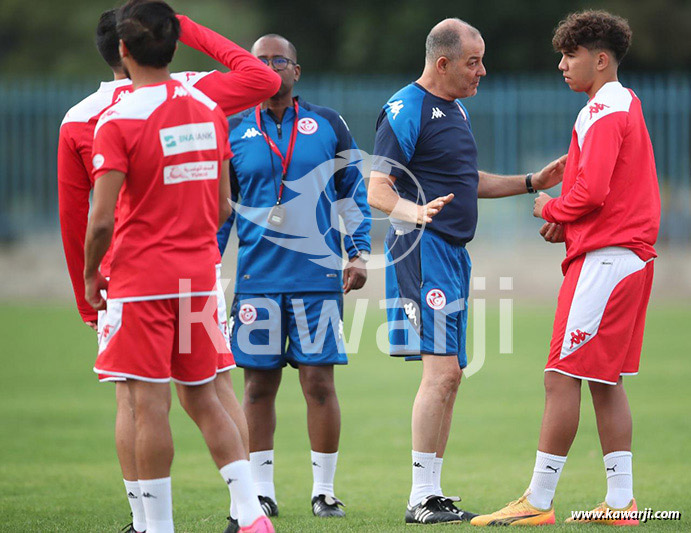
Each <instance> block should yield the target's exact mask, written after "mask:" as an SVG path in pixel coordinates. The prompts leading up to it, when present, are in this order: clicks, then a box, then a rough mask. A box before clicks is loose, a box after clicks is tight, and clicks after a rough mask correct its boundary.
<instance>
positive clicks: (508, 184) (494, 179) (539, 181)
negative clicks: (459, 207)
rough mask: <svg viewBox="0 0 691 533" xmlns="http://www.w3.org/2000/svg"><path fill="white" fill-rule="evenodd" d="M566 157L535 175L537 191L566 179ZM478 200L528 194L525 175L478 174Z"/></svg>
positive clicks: (533, 182) (534, 186)
mask: <svg viewBox="0 0 691 533" xmlns="http://www.w3.org/2000/svg"><path fill="white" fill-rule="evenodd" d="M565 165H566V156H565V155H563V156H561V157H560V158H559V159H555V160H554V161H552V162H551V163H550V164H548V165H547V166H546V167H545V168H543V169H542V170H540V171H539V172H536V173H535V174H533V177H532V185H533V188H534V189H535V190H536V191H540V190H544V189H550V188H552V187H554V186H555V185H557V184H558V183H560V182H561V180H562V178H563V177H564V167H565ZM478 174H479V178H480V179H479V182H478V188H477V195H478V198H504V197H506V196H516V195H518V194H525V193H526V192H528V189H527V187H526V181H525V174H521V175H519V176H502V175H499V174H490V173H489V172H483V171H482V170H481V171H480V172H478Z"/></svg>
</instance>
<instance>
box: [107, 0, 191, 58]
mask: <svg viewBox="0 0 691 533" xmlns="http://www.w3.org/2000/svg"><path fill="white" fill-rule="evenodd" d="M117 20H118V24H117V30H118V35H119V37H120V39H122V40H123V42H124V43H125V46H127V49H128V50H129V52H130V54H132V58H133V59H134V60H135V61H136V62H137V63H138V64H140V65H142V66H146V67H154V68H163V67H165V66H167V65H168V64H169V63H170V62H171V61H172V60H173V54H174V53H175V46H176V44H177V40H178V38H179V37H180V21H178V19H177V18H176V16H175V11H173V8H171V7H170V6H169V5H168V4H166V3H165V2H163V1H161V0H152V1H142V0H130V1H129V2H127V3H126V4H125V5H124V6H122V7H121V8H120V10H119V11H118V16H117Z"/></svg>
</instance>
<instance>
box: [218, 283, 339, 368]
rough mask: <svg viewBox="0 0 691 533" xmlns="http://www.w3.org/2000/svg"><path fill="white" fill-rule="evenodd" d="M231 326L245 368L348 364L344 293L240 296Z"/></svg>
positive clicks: (235, 351)
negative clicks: (344, 336) (345, 339)
mask: <svg viewBox="0 0 691 533" xmlns="http://www.w3.org/2000/svg"><path fill="white" fill-rule="evenodd" d="M228 326H229V329H230V332H231V347H232V349H233V356H234V357H235V363H236V364H237V365H238V366H240V367H243V368H252V369H256V370H271V369H275V368H282V367H284V366H286V364H290V365H291V366H293V367H297V366H298V365H309V366H322V365H345V364H348V357H347V356H346V354H345V346H344V344H343V294H342V293H340V292H300V293H285V294H283V293H278V294H236V295H235V300H234V301H233V307H232V309H231V312H230V320H229V322H228Z"/></svg>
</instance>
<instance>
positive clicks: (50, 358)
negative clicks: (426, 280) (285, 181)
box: [0, 305, 691, 532]
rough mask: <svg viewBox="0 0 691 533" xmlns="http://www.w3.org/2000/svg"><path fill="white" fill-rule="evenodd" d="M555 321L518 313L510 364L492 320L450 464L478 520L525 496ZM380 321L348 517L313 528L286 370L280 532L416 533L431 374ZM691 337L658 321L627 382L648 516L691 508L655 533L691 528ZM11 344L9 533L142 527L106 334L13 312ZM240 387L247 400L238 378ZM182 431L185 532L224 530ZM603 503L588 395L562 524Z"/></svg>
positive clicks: (672, 321)
mask: <svg viewBox="0 0 691 533" xmlns="http://www.w3.org/2000/svg"><path fill="white" fill-rule="evenodd" d="M551 313H552V310H551V309H549V308H522V307H519V306H517V307H516V309H515V324H514V331H515V332H516V338H515V341H514V349H515V353H514V354H512V355H498V344H497V341H496V340H495V337H496V332H497V331H498V320H497V318H496V314H492V313H490V315H489V317H488V320H487V330H488V335H487V338H488V341H487V354H488V355H487V361H486V364H485V366H484V367H483V369H482V371H481V372H479V373H478V374H476V375H474V376H472V377H471V378H469V379H468V380H465V381H464V383H463V385H462V387H461V392H460V395H459V400H458V402H457V404H456V416H455V420H454V426H453V429H452V433H451V439H450V442H449V447H448V451H447V454H446V457H445V461H444V479H443V486H444V488H445V490H446V491H447V493H449V494H460V495H462V496H463V497H464V504H465V507H467V508H468V509H469V510H472V511H485V512H487V511H492V510H494V509H495V508H497V507H498V506H500V505H502V504H504V503H505V502H507V501H509V500H511V499H514V498H516V497H517V496H519V495H520V494H521V492H522V491H523V489H524V488H525V486H526V485H527V483H528V481H529V479H530V474H531V471H532V466H533V460H534V453H535V445H536V441H537V434H538V428H539V423H540V415H541V411H542V401H543V396H542V384H541V381H542V368H543V365H544V359H545V351H546V347H547V343H548V337H549V333H550V328H551V320H552V319H551ZM381 320H382V316H381V315H380V314H379V313H373V314H371V315H370V317H369V319H368V322H367V326H366V329H365V332H364V334H363V343H362V349H361V350H360V352H359V353H357V354H355V355H352V356H351V364H350V366H348V367H346V368H339V369H338V372H337V385H338V391H339V396H340V399H341V407H342V411H343V431H342V441H341V453H340V457H339V468H338V474H337V477H336V488H337V494H338V496H339V497H340V498H341V499H343V500H344V501H345V502H346V503H347V505H348V507H347V513H348V516H347V518H346V519H345V520H340V521H339V520H332V521H329V522H325V521H318V520H317V519H315V518H313V517H312V516H311V512H310V507H309V495H310V487H311V467H310V458H309V444H308V441H307V435H306V423H305V409H304V402H303V400H302V398H301V395H300V392H299V387H298V382H297V379H296V378H297V376H296V373H295V372H294V371H292V370H286V372H285V377H284V381H283V385H282V388H281V392H280V394H279V398H278V430H277V434H276V486H277V491H278V503H279V505H280V508H281V516H280V518H278V519H277V520H275V525H276V527H277V529H278V531H295V532H298V531H299V532H303V531H405V530H406V529H407V528H406V527H405V526H404V525H402V519H403V511H404V507H405V502H406V498H407V494H408V490H409V483H410V468H409V463H410V455H409V454H410V429H409V427H410V408H411V405H412V401H413V397H414V394H415V390H416V386H417V382H418V379H419V372H420V367H419V364H417V363H403V362H402V361H399V360H391V359H390V358H389V357H387V356H385V355H383V354H382V353H380V352H379V351H378V350H377V348H376V344H375V342H374V338H375V331H376V329H377V327H378V326H379V325H380V324H381ZM690 324H691V309H689V308H685V309H683V308H680V307H676V308H668V307H657V308H653V309H651V311H650V313H649V319H648V327H647V334H646V339H645V346H644V358H643V363H642V368H641V375H640V376H639V377H636V378H630V379H628V380H627V383H628V385H627V388H628V391H629V396H630V399H631V404H632V409H633V413H634V424H635V425H634V429H635V431H634V433H635V436H634V453H635V455H634V457H635V463H634V465H635V466H634V476H635V477H634V479H635V488H636V495H637V498H638V502H639V506H640V507H652V508H653V509H656V510H668V509H672V510H681V511H682V521H681V522H655V523H649V524H647V525H646V526H645V527H646V528H647V529H648V530H665V531H682V530H689V529H691V528H690V527H689V521H688V520H689V516H688V512H689V511H691V509H690V508H689V504H688V500H687V499H686V498H687V497H688V495H689V493H690V491H691V476H689V461H688V450H689V447H688V443H689V441H690V440H691V427H690V426H691V422H690V419H689V407H691V405H690V403H691V402H690V401H689V383H691V360H690V359H689V350H688V342H687V340H686V339H687V337H686V333H687V332H688V328H689V327H690V326H689V325H690ZM347 331H348V328H347V327H346V332H347ZM0 339H1V340H2V347H1V348H0V354H1V355H0V368H1V369H2V371H1V373H0V531H12V532H28V531H41V532H43V531H70V532H81V531H84V532H100V531H112V532H115V531H118V528H119V527H121V526H122V525H124V524H125V523H126V522H127V521H128V517H129V514H128V508H127V502H126V499H125V497H124V490H123V486H122V481H121V477H120V474H119V469H118V466H117V462H116V458H115V452H114V445H113V439H112V433H113V429H112V428H113V414H114V395H113V387H112V385H100V384H98V383H97V382H96V380H95V377H94V375H93V374H92V372H91V370H90V369H91V365H92V363H93V359H94V344H95V338H94V334H93V333H92V332H91V331H90V330H88V329H87V328H86V327H85V326H83V325H82V324H81V323H80V322H79V319H78V317H77V315H76V312H74V311H72V310H71V309H67V308H55V307H25V306H10V305H2V306H0ZM234 379H235V380H236V384H237V385H238V388H239V386H240V381H241V379H240V373H239V372H236V373H235V374H234ZM171 418H172V424H173V434H174V438H175V442H176V457H175V462H174V465H173V473H172V475H173V496H174V505H175V519H176V525H177V531H179V532H184V531H209V532H212V531H213V532H221V531H223V529H224V527H225V524H226V521H225V517H226V514H227V510H226V506H227V500H228V494H227V490H226V488H225V485H224V484H223V482H222V481H221V479H220V477H219V475H218V473H217V472H216V470H215V469H214V467H213V464H212V462H211V460H210V458H209V456H208V453H207V451H206V449H205V447H204V445H203V442H202V440H201V437H200V435H199V434H198V432H197V430H196V428H195V427H193V425H192V424H191V422H190V421H189V420H187V419H186V418H185V416H184V414H183V413H182V410H181V409H180V407H179V406H178V405H174V408H173V412H172V416H171ZM604 492H605V480H604V472H603V466H602V459H601V454H600V450H599V446H598V441H597V435H596V429H595V423H594V417H593V415H592V408H591V404H590V402H589V401H588V399H587V397H586V396H584V402H583V416H582V419H581V428H580V431H579V435H578V437H577V439H576V444H575V446H574V448H573V450H572V451H571V453H570V455H569V461H568V464H567V466H566V470H565V473H564V475H563V477H562V479H561V483H560V486H559V492H558V500H557V507H556V509H557V518H558V519H559V520H563V519H564V518H565V517H566V516H567V515H568V514H569V511H570V510H572V509H574V510H578V509H588V508H590V507H592V506H594V505H595V504H597V503H598V502H599V501H601V500H602V498H603V497H604ZM443 527H444V528H455V527H462V528H466V529H471V526H468V525H460V526H443ZM557 528H559V529H567V527H566V526H563V525H561V526H557ZM552 529H555V528H552ZM568 529H573V526H572V527H571V528H568ZM576 529H580V528H579V527H578V526H576ZM587 529H588V531H597V530H599V529H603V528H597V527H588V528H587Z"/></svg>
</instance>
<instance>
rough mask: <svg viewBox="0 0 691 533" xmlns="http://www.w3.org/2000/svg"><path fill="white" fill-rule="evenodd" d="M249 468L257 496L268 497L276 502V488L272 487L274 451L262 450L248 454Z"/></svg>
mask: <svg viewBox="0 0 691 533" xmlns="http://www.w3.org/2000/svg"><path fill="white" fill-rule="evenodd" d="M250 466H251V467H252V479H253V480H254V488H255V489H257V494H258V495H259V496H268V497H269V498H271V499H272V500H273V501H276V488H275V487H274V451H273V450H264V451H261V452H252V453H250Z"/></svg>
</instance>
